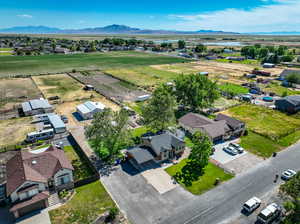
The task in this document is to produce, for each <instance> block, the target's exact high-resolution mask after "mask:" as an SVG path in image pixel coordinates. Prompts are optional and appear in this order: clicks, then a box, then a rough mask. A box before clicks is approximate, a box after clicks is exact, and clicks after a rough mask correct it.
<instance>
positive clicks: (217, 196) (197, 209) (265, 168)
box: [159, 144, 300, 224]
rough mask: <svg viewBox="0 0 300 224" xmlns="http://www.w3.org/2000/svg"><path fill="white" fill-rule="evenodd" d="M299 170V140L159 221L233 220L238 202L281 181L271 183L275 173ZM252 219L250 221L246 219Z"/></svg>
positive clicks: (203, 223) (189, 223) (206, 223)
mask: <svg viewBox="0 0 300 224" xmlns="http://www.w3.org/2000/svg"><path fill="white" fill-rule="evenodd" d="M289 168H290V169H294V170H300V144H296V145H294V146H292V147H290V148H288V149H286V150H284V151H283V152H281V153H278V155H277V157H275V158H270V159H268V160H266V161H264V162H262V163H261V164H259V165H258V166H257V167H254V168H252V169H251V170H249V171H248V172H246V173H244V174H242V175H239V176H237V177H236V178H233V179H232V180H230V181H228V182H226V183H224V184H222V185H220V186H218V187H216V188H214V189H213V190H211V191H209V192H207V193H205V194H203V195H201V196H199V197H197V199H196V200H192V201H190V202H184V203H182V206H181V207H179V208H177V209H176V210H174V211H173V212H172V213H171V214H169V215H168V216H166V217H164V219H162V220H161V221H160V222H159V223H160V224H196V223H199V224H200V223H201V224H218V223H220V224H221V223H233V220H234V219H235V217H237V216H239V215H240V214H241V213H240V212H241V206H242V204H243V203H244V202H245V201H247V200H248V199H249V198H251V197H252V196H258V197H261V198H263V197H264V196H265V195H267V194H270V193H272V192H274V191H275V190H276V189H277V188H278V185H279V184H281V183H282V181H281V180H280V181H277V183H274V178H275V174H276V173H278V174H279V175H280V174H281V172H283V171H284V170H286V169H289ZM249 223H253V222H249Z"/></svg>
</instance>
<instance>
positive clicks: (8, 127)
mask: <svg viewBox="0 0 300 224" xmlns="http://www.w3.org/2000/svg"><path fill="white" fill-rule="evenodd" d="M34 130H35V125H33V124H31V117H25V118H16V119H10V120H2V121H0V147H4V146H8V145H14V144H18V143H20V142H22V141H23V140H24V139H25V138H26V134H27V133H29V132H32V131H34Z"/></svg>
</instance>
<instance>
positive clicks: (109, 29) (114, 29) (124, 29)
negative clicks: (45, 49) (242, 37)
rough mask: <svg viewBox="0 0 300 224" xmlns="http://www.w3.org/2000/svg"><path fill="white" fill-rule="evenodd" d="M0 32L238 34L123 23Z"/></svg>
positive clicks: (31, 28) (7, 29) (30, 27)
mask: <svg viewBox="0 0 300 224" xmlns="http://www.w3.org/2000/svg"><path fill="white" fill-rule="evenodd" d="M0 33H14V34H215V35H218V34H219V35H221V34H238V33H235V32H223V31H214V30H199V31H176V30H151V29H139V28H133V27H129V26H125V25H117V24H113V25H109V26H105V27H95V28H83V29H59V28H54V27H47V26H17V27H10V28H4V29H0Z"/></svg>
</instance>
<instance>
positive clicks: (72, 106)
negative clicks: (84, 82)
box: [56, 97, 120, 125]
mask: <svg viewBox="0 0 300 224" xmlns="http://www.w3.org/2000/svg"><path fill="white" fill-rule="evenodd" d="M90 100H91V101H94V102H100V103H103V104H104V105H105V106H107V107H108V108H111V109H112V110H113V111H117V110H119V109H120V107H119V106H118V105H117V104H114V103H113V102H111V101H109V100H107V99H106V98H105V97H96V98H92V99H90ZM84 102H85V100H81V101H73V102H65V103H62V104H59V105H57V106H56V112H57V113H59V114H61V115H66V116H67V117H68V119H69V124H70V125H77V124H78V121H77V120H76V118H75V117H74V116H73V113H74V112H76V106H78V105H79V104H81V103H84Z"/></svg>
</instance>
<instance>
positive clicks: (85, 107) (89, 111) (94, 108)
mask: <svg viewBox="0 0 300 224" xmlns="http://www.w3.org/2000/svg"><path fill="white" fill-rule="evenodd" d="M104 109H105V105H104V104H102V103H99V102H92V101H87V102H85V103H83V104H80V105H78V106H77V107H76V110H77V113H79V114H80V116H81V117H82V118H83V119H85V120H87V119H92V118H93V117H94V115H95V113H97V112H102V111H103V110H104Z"/></svg>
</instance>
